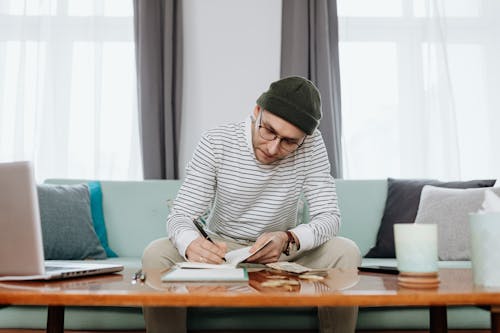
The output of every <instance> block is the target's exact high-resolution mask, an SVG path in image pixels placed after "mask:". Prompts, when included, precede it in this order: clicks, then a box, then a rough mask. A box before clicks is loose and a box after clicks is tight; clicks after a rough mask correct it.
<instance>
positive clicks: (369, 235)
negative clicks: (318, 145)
mask: <svg viewBox="0 0 500 333" xmlns="http://www.w3.org/2000/svg"><path fill="white" fill-rule="evenodd" d="M335 183H336V185H337V195H338V199H339V207H340V213H341V215H342V224H341V227H340V235H341V236H344V237H347V238H350V239H352V240H353V241H354V242H356V244H358V246H359V248H360V250H361V254H362V255H363V256H364V255H365V254H366V253H367V252H368V250H370V248H371V247H372V246H374V245H375V240H376V238H377V231H378V228H379V226H380V220H381V219H382V215H383V213H384V208H385V200H386V198H387V180H385V179H384V180H343V179H337V180H335Z"/></svg>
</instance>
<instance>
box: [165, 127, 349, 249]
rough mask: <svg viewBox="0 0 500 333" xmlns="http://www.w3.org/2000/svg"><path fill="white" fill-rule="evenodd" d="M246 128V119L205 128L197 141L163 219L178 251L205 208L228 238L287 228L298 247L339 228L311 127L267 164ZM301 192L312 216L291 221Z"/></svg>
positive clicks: (324, 161)
mask: <svg viewBox="0 0 500 333" xmlns="http://www.w3.org/2000/svg"><path fill="white" fill-rule="evenodd" d="M251 130H252V121H251V118H250V117H249V118H248V119H247V120H246V121H244V122H241V123H235V124H229V125H225V126H221V127H219V128H216V129H213V130H209V131H207V132H206V133H205V134H204V135H203V137H202V138H201V140H200V142H199V143H198V146H197V148H196V150H195V152H194V154H193V157H192V159H191V161H190V162H189V164H188V165H187V168H186V177H185V180H184V182H183V184H182V186H181V188H180V190H179V193H178V195H177V198H176V199H175V201H174V205H173V207H172V210H171V213H170V215H169V217H168V220H167V233H168V235H169V237H170V239H171V240H172V241H173V243H174V244H175V246H176V247H177V249H178V250H179V253H180V254H181V255H183V256H185V252H186V248H187V246H188V245H189V244H190V243H191V242H192V241H193V240H194V239H195V238H197V237H199V234H198V232H197V231H196V229H195V227H194V225H193V223H192V222H191V219H192V218H194V217H198V216H200V215H202V214H203V213H205V212H206V210H207V208H209V207H211V214H210V218H209V230H210V231H211V232H214V233H216V234H218V235H220V236H222V237H226V238H230V239H233V240H248V241H255V240H256V239H257V237H259V235H261V234H262V233H264V232H270V231H285V230H291V231H293V232H294V234H295V235H296V236H297V237H298V239H299V241H300V252H302V251H306V250H309V249H312V248H314V247H317V246H319V245H321V244H322V243H324V242H325V241H327V240H329V239H331V238H332V237H334V236H335V235H336V234H337V232H338V230H339V226H340V213H339V209H338V205H337V195H336V191H335V183H334V180H333V177H332V176H331V175H330V163H329V161H328V156H327V153H326V149H325V145H324V142H323V138H322V136H321V133H320V132H319V131H317V130H316V131H315V132H314V134H313V135H311V136H308V137H306V139H305V141H304V144H303V145H302V146H301V147H300V148H299V149H298V150H297V151H295V152H294V153H292V154H290V155H288V156H287V157H285V158H284V159H282V160H279V161H276V162H274V163H272V164H269V165H266V164H262V163H260V162H259V161H258V160H256V158H255V155H254V150H253V147H252V139H251ZM301 193H304V197H305V198H306V200H307V203H308V208H309V214H310V222H309V223H306V224H299V225H296V223H297V208H298V202H299V197H300V194H301Z"/></svg>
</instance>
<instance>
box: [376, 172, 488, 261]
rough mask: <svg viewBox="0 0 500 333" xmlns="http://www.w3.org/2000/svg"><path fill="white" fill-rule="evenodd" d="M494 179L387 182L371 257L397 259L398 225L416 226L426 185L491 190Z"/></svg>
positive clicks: (402, 180)
mask: <svg viewBox="0 0 500 333" xmlns="http://www.w3.org/2000/svg"><path fill="white" fill-rule="evenodd" d="M493 184H495V180H471V181H464V182H441V181H437V180H432V179H394V178H389V179H388V182H387V187H388V189H387V200H386V203H385V209H384V215H383V217H382V221H381V224H380V227H379V229H378V232H377V241H376V244H375V246H374V247H373V248H371V249H370V251H368V253H367V254H366V257H368V258H394V257H396V251H395V248H394V230H393V225H394V224H395V223H413V222H414V221H415V217H416V215H417V209H418V204H419V202H420V193H421V191H422V188H423V187H424V186H425V185H434V186H439V187H447V188H478V187H491V186H493Z"/></svg>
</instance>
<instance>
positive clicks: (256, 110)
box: [252, 105, 261, 121]
mask: <svg viewBox="0 0 500 333" xmlns="http://www.w3.org/2000/svg"><path fill="white" fill-rule="evenodd" d="M260 110H261V108H260V106H258V105H255V107H254V108H253V114H252V116H253V117H252V120H253V121H255V120H256V119H257V118H259V113H260Z"/></svg>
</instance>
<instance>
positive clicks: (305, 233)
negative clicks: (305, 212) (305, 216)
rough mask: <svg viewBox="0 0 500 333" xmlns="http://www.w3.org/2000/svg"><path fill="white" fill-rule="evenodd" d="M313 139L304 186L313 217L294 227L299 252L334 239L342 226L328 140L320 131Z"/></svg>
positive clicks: (310, 213)
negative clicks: (326, 140)
mask: <svg viewBox="0 0 500 333" xmlns="http://www.w3.org/2000/svg"><path fill="white" fill-rule="evenodd" d="M311 139H312V140H311V141H312V142H311V144H310V149H309V151H310V155H309V156H308V163H307V166H306V168H305V181H304V187H303V192H304V196H305V198H306V200H307V205H308V208H309V216H310V221H309V223H306V224H300V225H298V226H297V227H295V228H294V229H292V231H293V232H294V233H295V235H296V236H297V238H298V239H299V242H300V251H299V253H300V252H303V251H307V250H310V249H313V248H315V247H318V246H320V245H321V244H323V243H324V242H326V241H328V240H330V239H332V238H333V237H335V236H336V235H337V233H338V231H339V228H340V210H339V208H338V202H337V192H336V188H335V181H334V179H333V177H332V175H331V174H330V161H329V160H328V154H327V152H326V147H325V143H324V141H323V138H322V136H321V133H320V132H319V131H316V132H315V134H314V135H313V137H312V138H311Z"/></svg>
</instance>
